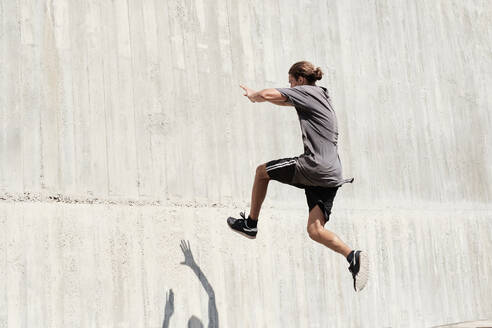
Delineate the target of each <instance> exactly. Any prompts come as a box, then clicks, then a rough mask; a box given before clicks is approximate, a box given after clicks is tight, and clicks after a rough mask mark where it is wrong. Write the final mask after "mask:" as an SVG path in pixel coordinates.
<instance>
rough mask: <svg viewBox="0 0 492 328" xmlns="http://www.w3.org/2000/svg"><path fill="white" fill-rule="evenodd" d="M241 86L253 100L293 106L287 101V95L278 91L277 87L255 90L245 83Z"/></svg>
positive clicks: (245, 94)
mask: <svg viewBox="0 0 492 328" xmlns="http://www.w3.org/2000/svg"><path fill="white" fill-rule="evenodd" d="M241 88H242V89H243V90H244V91H245V93H244V96H245V97H248V99H249V100H250V101H251V102H265V101H268V102H271V103H272V104H275V105H278V106H292V104H291V103H289V102H287V97H285V96H284V95H282V94H281V93H280V92H278V90H277V89H263V90H261V91H254V90H252V89H250V88H248V87H246V86H244V85H241Z"/></svg>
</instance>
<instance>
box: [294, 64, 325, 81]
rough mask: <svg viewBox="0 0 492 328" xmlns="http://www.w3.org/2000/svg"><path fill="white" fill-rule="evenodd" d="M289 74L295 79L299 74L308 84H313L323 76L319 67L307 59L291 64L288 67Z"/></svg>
mask: <svg viewBox="0 0 492 328" xmlns="http://www.w3.org/2000/svg"><path fill="white" fill-rule="evenodd" d="M289 74H290V75H292V76H293V77H294V78H295V79H296V80H297V79H298V78H299V77H300V76H302V77H304V78H305V79H306V80H307V81H308V83H310V84H313V83H314V82H316V81H317V80H321V78H322V77H323V72H322V71H321V68H319V67H314V65H313V64H311V63H310V62H308V61H300V62H297V63H295V64H294V65H292V66H291V68H290V69H289Z"/></svg>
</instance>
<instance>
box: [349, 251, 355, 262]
mask: <svg viewBox="0 0 492 328" xmlns="http://www.w3.org/2000/svg"><path fill="white" fill-rule="evenodd" d="M354 253H355V251H351V252H350V254H349V255H348V256H347V261H348V263H352V260H353V259H354Z"/></svg>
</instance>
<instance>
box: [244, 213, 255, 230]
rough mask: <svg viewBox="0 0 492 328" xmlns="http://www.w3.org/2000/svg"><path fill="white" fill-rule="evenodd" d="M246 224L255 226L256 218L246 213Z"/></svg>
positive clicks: (251, 226)
mask: <svg viewBox="0 0 492 328" xmlns="http://www.w3.org/2000/svg"><path fill="white" fill-rule="evenodd" d="M246 224H247V225H248V227H250V228H256V226H257V225H258V219H256V220H255V219H253V218H252V217H251V216H250V215H248V218H247V219H246Z"/></svg>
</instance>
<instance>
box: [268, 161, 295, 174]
mask: <svg viewBox="0 0 492 328" xmlns="http://www.w3.org/2000/svg"><path fill="white" fill-rule="evenodd" d="M295 163H296V161H295V160H294V159H293V160H290V161H287V162H281V163H277V164H274V165H272V166H269V167H267V169H266V170H267V172H270V171H271V170H275V169H278V168H281V167H284V166H289V165H292V164H295Z"/></svg>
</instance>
